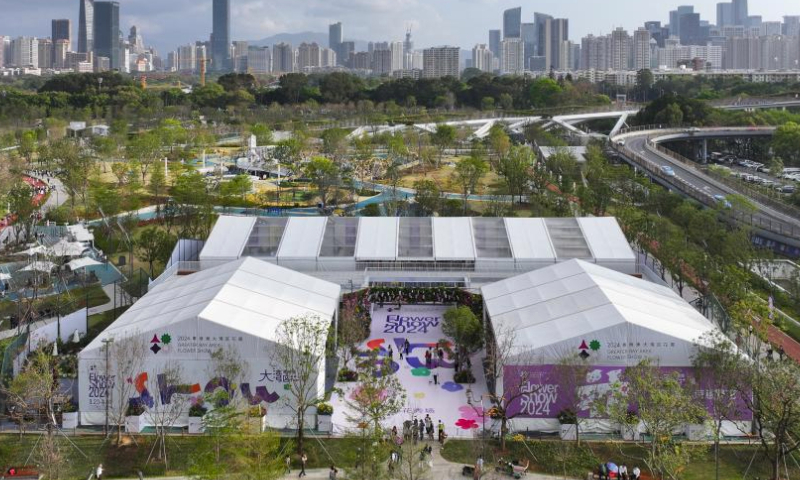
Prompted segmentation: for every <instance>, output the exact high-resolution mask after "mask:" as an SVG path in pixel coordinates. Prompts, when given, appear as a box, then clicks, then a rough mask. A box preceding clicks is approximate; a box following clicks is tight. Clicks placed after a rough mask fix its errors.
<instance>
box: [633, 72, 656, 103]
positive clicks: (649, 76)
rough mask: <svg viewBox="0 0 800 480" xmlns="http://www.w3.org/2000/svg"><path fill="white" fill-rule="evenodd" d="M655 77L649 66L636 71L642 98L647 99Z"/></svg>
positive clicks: (637, 83)
mask: <svg viewBox="0 0 800 480" xmlns="http://www.w3.org/2000/svg"><path fill="white" fill-rule="evenodd" d="M654 82H655V78H654V77H653V72H652V71H650V69H649V68H643V69H641V70H639V71H638V72H636V88H637V89H638V90H639V91H640V92H642V97H643V98H642V100H643V101H645V102H646V101H647V92H649V91H650V88H652V86H653V83H654Z"/></svg>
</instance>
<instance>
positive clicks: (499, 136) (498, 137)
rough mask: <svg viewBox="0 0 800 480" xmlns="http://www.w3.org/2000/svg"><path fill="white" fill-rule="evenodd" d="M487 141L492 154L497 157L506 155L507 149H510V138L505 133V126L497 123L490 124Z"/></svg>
mask: <svg viewBox="0 0 800 480" xmlns="http://www.w3.org/2000/svg"><path fill="white" fill-rule="evenodd" d="M487 142H488V143H489V147H490V148H491V149H492V151H493V152H494V154H495V155H497V157H499V158H503V157H505V156H506V155H508V152H509V149H511V138H510V137H509V136H508V133H506V130H505V128H503V126H502V125H500V124H497V123H496V124H494V125H492V128H490V129H489V136H488V137H487Z"/></svg>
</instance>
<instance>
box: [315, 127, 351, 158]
mask: <svg viewBox="0 0 800 480" xmlns="http://www.w3.org/2000/svg"><path fill="white" fill-rule="evenodd" d="M347 135H348V134H347V130H344V129H342V128H329V129H327V130H325V131H323V132H322V135H321V138H322V152H323V153H325V154H327V155H329V156H330V157H331V158H333V161H334V162H336V163H338V162H339V161H341V159H342V157H343V156H344V154H345V152H346V151H347Z"/></svg>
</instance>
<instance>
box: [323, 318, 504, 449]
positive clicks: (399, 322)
mask: <svg viewBox="0 0 800 480" xmlns="http://www.w3.org/2000/svg"><path fill="white" fill-rule="evenodd" d="M447 308H448V307H447V306H442V305H403V306H402V307H401V308H400V309H399V310H398V309H397V308H396V306H384V308H379V307H378V306H375V307H374V311H373V313H372V325H371V329H370V330H371V334H370V337H369V339H367V341H366V342H364V343H363V344H362V345H361V349H362V350H366V349H375V348H379V349H380V351H381V353H382V355H384V356H388V355H389V350H388V347H389V345H391V346H392V360H393V362H394V363H393V367H394V370H395V375H397V376H398V377H399V378H400V381H401V383H402V384H403V387H404V388H405V389H406V396H407V401H406V408H405V409H404V410H403V411H402V412H400V413H399V414H398V415H396V416H395V417H393V418H392V419H390V420H389V421H387V422H386V424H385V425H386V426H387V428H391V427H392V426H397V428H398V431H402V424H403V421H404V420H412V419H413V418H415V417H416V418H419V419H422V418H424V417H425V415H430V417H431V419H432V420H433V423H434V424H436V423H437V422H438V421H439V420H441V421H442V422H443V423H444V424H445V432H446V433H447V435H448V437H451V438H452V437H472V435H473V432H474V430H475V429H479V428H482V422H483V420H482V418H481V415H482V409H481V407H480V399H481V398H482V396H483V395H485V394H486V392H487V391H486V378H485V376H484V373H483V369H482V368H481V360H482V358H483V357H484V352H478V353H475V354H473V355H472V356H471V358H470V360H471V362H472V373H473V374H474V375H475V379H476V382H475V383H474V384H472V385H471V386H470V387H471V390H472V398H473V399H475V400H474V401H473V404H474V406H470V405H469V404H468V403H467V395H466V393H467V385H460V384H457V383H454V382H453V373H454V368H455V366H454V363H453V362H452V361H451V359H450V358H449V357H448V356H447V354H445V358H444V361H443V362H442V364H441V365H438V366H437V367H436V368H432V369H428V368H426V365H425V351H426V350H427V349H428V347H430V346H433V345H435V344H436V343H437V342H438V341H439V340H440V339H442V338H444V334H443V333H442V326H441V322H442V316H443V314H444V312H445V310H447ZM406 339H408V341H409V343H410V344H411V349H410V352H409V355H408V356H407V357H405V356H404V358H403V359H402V360H401V359H400V354H399V352H400V350H401V348H402V345H403V343H404V342H405V340H406ZM434 372H435V373H437V374H438V376H439V384H438V385H434V384H433V373H434ZM355 386H356V384H355V383H343V382H339V383H337V384H336V387H337V388H339V389H341V391H342V392H343V394H344V395H345V396H347V395H350V394H351V391H352V389H353V388H354V387H355ZM331 403H332V405H333V407H334V413H333V418H332V421H333V424H334V433H338V434H342V433H345V432H346V431H347V430H351V429H353V425H352V424H350V423H348V420H347V412H346V409H347V405H346V404H345V402H344V399H343V398H342V397H341V396H340V395H337V394H334V396H333V398H332V400H331ZM484 404H485V405H486V406H487V408H488V399H485V400H484ZM488 424H489V419H488V418H487V427H488Z"/></svg>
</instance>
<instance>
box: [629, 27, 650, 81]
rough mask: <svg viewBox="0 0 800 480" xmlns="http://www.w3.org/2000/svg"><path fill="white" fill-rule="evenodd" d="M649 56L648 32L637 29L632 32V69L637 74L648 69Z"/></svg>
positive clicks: (643, 29)
mask: <svg viewBox="0 0 800 480" xmlns="http://www.w3.org/2000/svg"><path fill="white" fill-rule="evenodd" d="M650 54H651V51H650V32H649V31H647V29H645V28H639V29H637V30H636V31H635V32H633V69H634V70H636V71H637V72H638V71H639V70H644V69H646V68H647V69H649V68H650V60H651V59H650Z"/></svg>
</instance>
